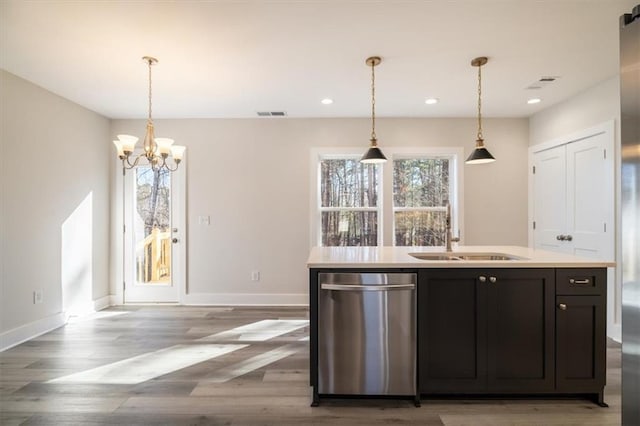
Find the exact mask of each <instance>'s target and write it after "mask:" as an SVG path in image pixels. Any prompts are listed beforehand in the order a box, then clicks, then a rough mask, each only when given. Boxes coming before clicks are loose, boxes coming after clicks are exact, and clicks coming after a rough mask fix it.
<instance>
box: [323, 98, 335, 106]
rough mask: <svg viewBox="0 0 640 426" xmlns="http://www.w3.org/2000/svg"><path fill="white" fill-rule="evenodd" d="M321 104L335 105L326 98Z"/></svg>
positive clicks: (331, 100)
mask: <svg viewBox="0 0 640 426" xmlns="http://www.w3.org/2000/svg"><path fill="white" fill-rule="evenodd" d="M320 102H322V104H323V105H331V104H332V103H333V99H329V98H324V99H323V100H321V101H320Z"/></svg>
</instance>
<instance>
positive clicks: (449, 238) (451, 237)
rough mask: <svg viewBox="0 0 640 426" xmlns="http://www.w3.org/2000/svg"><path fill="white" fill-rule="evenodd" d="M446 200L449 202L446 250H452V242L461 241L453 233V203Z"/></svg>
mask: <svg viewBox="0 0 640 426" xmlns="http://www.w3.org/2000/svg"><path fill="white" fill-rule="evenodd" d="M445 202H446V204H447V233H446V236H445V238H446V246H447V248H446V250H447V251H451V242H455V243H457V242H458V241H460V238H458V237H455V238H454V237H453V235H452V233H451V203H449V200H446V201H445Z"/></svg>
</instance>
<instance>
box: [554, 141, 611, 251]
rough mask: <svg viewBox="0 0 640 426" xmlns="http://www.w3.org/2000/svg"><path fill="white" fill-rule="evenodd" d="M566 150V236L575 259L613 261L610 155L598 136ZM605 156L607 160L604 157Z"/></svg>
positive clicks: (575, 143)
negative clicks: (580, 257)
mask: <svg viewBox="0 0 640 426" xmlns="http://www.w3.org/2000/svg"><path fill="white" fill-rule="evenodd" d="M566 147H567V219H566V221H567V233H568V235H569V236H570V238H571V241H570V242H571V244H569V245H568V246H569V248H570V250H571V252H572V253H573V254H575V255H578V256H584V257H590V258H595V259H602V260H613V258H614V250H613V241H614V238H613V232H614V226H613V205H614V190H613V188H614V184H613V167H614V165H613V153H612V152H610V153H609V155H607V135H606V134H605V133H599V134H596V135H593V136H591V137H589V138H586V139H583V140H580V141H577V142H574V143H570V144H567V145H566ZM607 157H609V158H607Z"/></svg>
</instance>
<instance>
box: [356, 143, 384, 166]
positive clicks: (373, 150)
mask: <svg viewBox="0 0 640 426" xmlns="http://www.w3.org/2000/svg"><path fill="white" fill-rule="evenodd" d="M385 161H387V157H385V156H384V154H383V153H382V151H381V150H380V148H378V147H377V146H371V147H370V148H369V149H368V150H367V152H365V153H364V155H363V156H362V158H361V159H360V162H361V163H369V164H376V163H384V162H385Z"/></svg>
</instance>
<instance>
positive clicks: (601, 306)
mask: <svg viewBox="0 0 640 426" xmlns="http://www.w3.org/2000/svg"><path fill="white" fill-rule="evenodd" d="M556 304H557V308H556V339H557V342H556V345H557V353H556V364H557V367H556V368H557V373H556V386H557V389H558V390H559V391H562V392H600V391H601V390H602V388H603V386H604V384H605V374H606V337H605V333H606V318H605V300H604V296H557V297H556Z"/></svg>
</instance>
